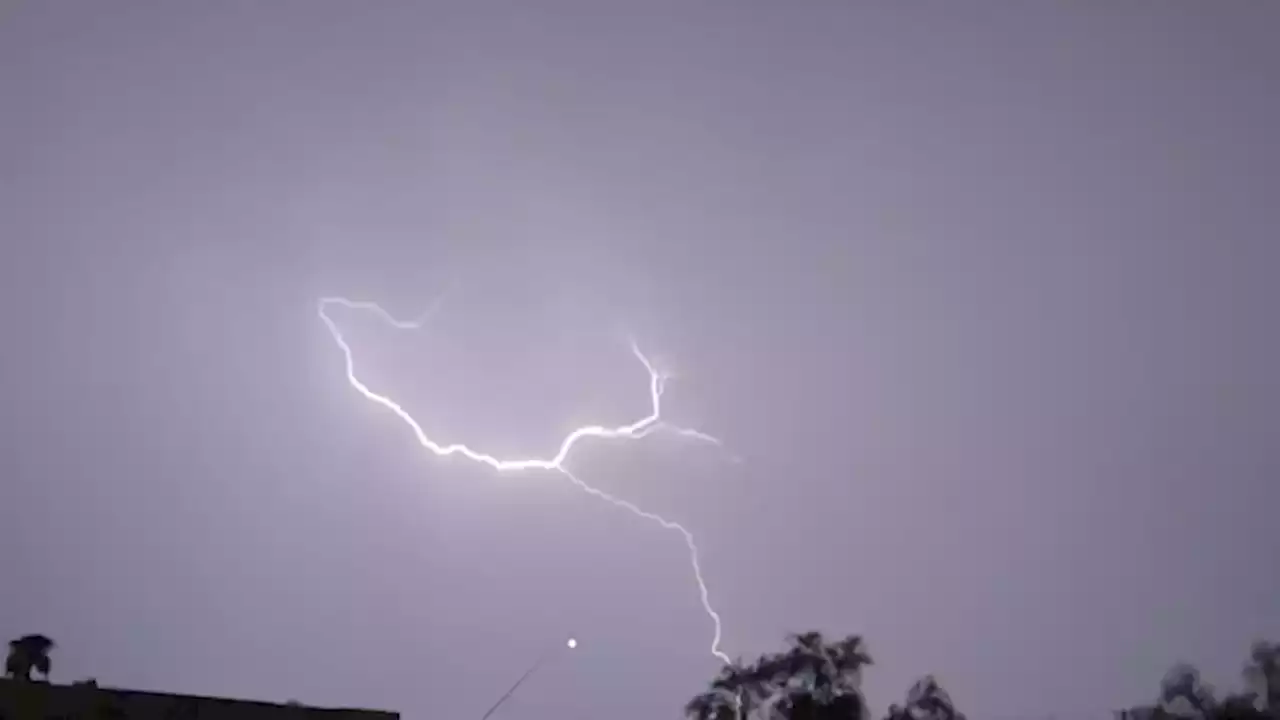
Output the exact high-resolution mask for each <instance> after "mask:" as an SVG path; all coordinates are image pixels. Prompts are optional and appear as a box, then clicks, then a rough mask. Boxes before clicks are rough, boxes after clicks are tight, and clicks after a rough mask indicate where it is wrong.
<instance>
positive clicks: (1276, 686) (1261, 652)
mask: <svg viewBox="0 0 1280 720" xmlns="http://www.w3.org/2000/svg"><path fill="white" fill-rule="evenodd" d="M1244 680H1245V684H1246V685H1247V686H1248V687H1249V689H1250V690H1252V691H1253V692H1255V693H1256V694H1257V697H1258V699H1259V700H1260V704H1261V705H1262V707H1264V708H1266V710H1267V711H1268V712H1270V713H1271V714H1273V715H1280V642H1267V641H1266V640H1259V641H1257V642H1255V643H1254V644H1253V647H1252V648H1250V650H1249V661H1248V662H1247V663H1245V667H1244Z"/></svg>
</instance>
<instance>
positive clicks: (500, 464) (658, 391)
mask: <svg viewBox="0 0 1280 720" xmlns="http://www.w3.org/2000/svg"><path fill="white" fill-rule="evenodd" d="M439 305H440V301H439V300H437V301H436V302H435V303H433V304H432V306H431V307H430V308H429V309H428V310H427V311H426V312H425V313H424V314H422V315H421V316H419V317H418V318H415V319H413V320H399V319H397V318H395V317H394V316H393V315H391V314H390V313H388V312H387V311H386V310H384V309H383V308H382V307H381V306H380V305H378V304H377V303H375V302H370V301H365V300H348V299H347V298H343V297H326V298H321V299H320V301H319V302H318V303H317V307H316V311H317V314H319V316H320V320H322V321H323V322H324V324H325V326H326V327H327V328H328V329H329V334H330V335H331V336H332V337H333V340H334V342H335V343H337V345H338V348H339V349H340V350H342V356H343V358H344V359H345V362H346V374H347V382H348V383H350V385H351V387H353V388H355V390H356V392H358V393H360V394H361V395H363V396H364V397H365V398H366V399H367V400H370V401H372V402H374V403H377V404H378V405H381V406H382V407H384V408H386V409H387V410H390V411H391V413H392V414H394V415H395V416H396V417H398V418H400V420H401V421H403V422H404V424H405V425H407V426H409V429H410V430H412V431H413V434H414V437H416V438H417V440H418V444H419V445H421V446H422V447H423V448H425V449H426V450H427V451H429V452H431V453H432V454H434V455H437V456H439V457H448V456H450V455H461V456H462V457H465V458H467V459H468V460H471V461H473V462H477V463H480V464H482V465H488V466H489V467H491V468H493V469H494V470H496V471H498V472H512V471H521V470H551V471H555V472H559V473H561V474H562V475H564V476H565V477H566V478H568V480H569V482H571V483H573V484H574V485H576V486H577V487H578V488H579V489H581V490H582V491H583V492H585V493H587V494H589V495H594V496H595V497H597V498H600V499H601V500H604V501H605V502H608V503H610V504H612V505H615V506H617V507H620V508H622V509H624V510H627V511H628V512H631V513H632V514H634V515H636V516H638V517H641V518H644V519H645V520H649V521H651V522H654V523H657V524H658V525H660V526H662V527H663V528H665V529H667V530H673V531H675V532H678V533H680V535H681V537H683V538H684V543H685V545H686V546H687V547H688V548H689V563H690V565H691V566H692V567H693V576H694V579H695V580H696V581H697V583H698V595H699V598H700V600H701V601H702V609H703V611H705V612H706V614H707V617H709V618H710V619H711V622H712V624H713V625H714V627H715V633H714V635H713V636H712V639H711V654H712V655H714V656H715V657H716V658H718V659H719V660H720V661H721V662H723V663H725V664H729V662H730V660H729V656H728V655H726V654H725V653H724V652H723V651H722V650H721V649H720V635H721V625H720V614H719V613H717V612H716V610H715V608H714V607H712V605H711V600H710V598H709V593H708V592H707V583H706V580H705V579H704V578H703V577H702V566H701V564H700V563H699V561H698V555H699V553H698V546H697V543H695V542H694V539H693V533H691V532H689V530H688V529H686V528H685V527H684V526H683V525H681V524H680V523H678V522H675V521H672V520H668V519H666V518H664V517H662V516H661V515H658V514H656V513H652V512H649V511H647V510H643V509H641V508H640V507H639V506H637V505H636V504H634V503H632V502H629V501H627V500H623V499H621V498H618V497H615V496H613V495H610V494H609V493H607V492H605V491H603V490H600V489H598V488H595V487H592V486H591V485H588V484H587V483H585V482H583V481H582V480H581V479H579V478H578V477H577V476H576V475H574V474H573V473H572V472H570V471H569V469H568V468H567V467H565V460H566V459H568V457H569V453H570V452H572V450H573V448H574V447H575V446H576V445H577V444H578V442H579V441H581V440H584V439H586V438H600V439H604V440H639V439H641V438H644V437H646V436H648V435H650V434H651V433H653V432H655V431H658V430H666V431H669V432H673V433H675V434H677V435H681V436H683V437H687V438H692V439H695V440H699V441H702V442H706V443H711V444H713V445H717V446H719V445H721V443H720V441H719V440H718V439H716V438H715V437H712V436H711V435H707V434H706V433H703V432H699V431H698V430H693V429H691V428H684V427H677V426H675V425H671V424H668V423H667V422H665V421H664V420H663V419H662V393H663V390H664V389H665V384H666V380H667V376H665V375H663V374H662V373H660V372H658V371H657V370H655V369H654V367H653V364H652V363H650V362H649V359H648V358H647V357H645V355H644V353H642V352H641V351H640V347H639V346H638V345H637V344H636V343H635V341H634V340H633V341H632V342H631V352H632V354H634V355H635V356H636V358H637V359H639V360H640V363H641V364H642V365H644V368H645V370H647V371H648V372H649V399H650V402H651V404H652V409H651V411H650V413H649V414H648V415H646V416H645V417H643V418H641V419H639V420H637V421H635V422H633V423H631V424H630V425H623V426H621V427H614V428H609V427H603V426H600V425H588V426H585V427H580V428H578V429H576V430H574V431H573V432H571V433H569V434H568V435H567V436H565V439H564V440H563V441H561V443H560V448H559V449H558V450H557V451H556V454H555V455H553V456H552V457H551V458H550V459H542V458H525V459H514V460H503V459H500V458H497V457H494V456H493V455H489V454H487V453H483V452H479V451H477V450H473V449H471V448H470V447H468V446H466V445H463V444H461V443H451V444H447V445H446V444H442V443H440V442H437V441H435V440H433V439H431V437H429V436H428V435H427V433H426V431H424V430H423V429H422V426H421V425H419V424H418V421H417V420H414V419H413V416H412V415H410V414H409V412H408V411H407V410H405V409H404V408H403V407H401V405H400V404H399V403H397V402H396V401H394V400H392V399H391V398H389V397H387V396H386V395H381V394H379V393H377V392H374V391H373V390H371V389H370V388H369V386H368V385H366V384H365V383H364V381H362V380H361V379H360V378H359V377H358V376H357V375H356V369H355V359H354V355H353V353H352V351H351V346H350V345H348V344H347V341H346V339H345V338H344V337H343V335H342V331H341V329H339V327H338V324H337V323H336V322H334V320H333V318H331V317H330V316H329V313H328V312H327V310H328V308H330V307H331V306H340V307H344V308H347V309H349V310H356V311H365V312H370V313H373V314H374V315H376V316H377V317H379V318H381V319H382V321H383V322H385V323H387V324H388V325H390V326H391V327H394V328H396V329H399V330H416V329H418V328H420V327H422V325H423V324H424V323H425V322H426V321H427V319H429V318H430V316H431V315H432V314H433V313H434V312H435V310H436V309H438V308H439ZM734 460H735V461H737V459H736V458H734Z"/></svg>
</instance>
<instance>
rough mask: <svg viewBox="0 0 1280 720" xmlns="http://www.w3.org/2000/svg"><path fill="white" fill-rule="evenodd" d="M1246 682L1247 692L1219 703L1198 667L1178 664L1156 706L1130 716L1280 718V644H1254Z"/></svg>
mask: <svg viewBox="0 0 1280 720" xmlns="http://www.w3.org/2000/svg"><path fill="white" fill-rule="evenodd" d="M1244 679H1245V685H1246V689H1245V690H1244V691H1243V692H1238V693H1230V694H1228V695H1226V696H1225V697H1224V698H1223V699H1222V700H1220V701H1219V700H1217V699H1216V698H1215V697H1214V692H1213V688H1211V687H1210V686H1209V685H1208V684H1206V683H1205V682H1204V681H1203V680H1201V678H1200V672H1199V671H1198V670H1196V668H1195V667H1193V666H1191V665H1189V664H1187V663H1178V664H1176V665H1174V666H1173V667H1172V668H1171V669H1170V670H1169V672H1167V673H1165V676H1164V678H1163V679H1162V680H1161V681H1160V695H1159V697H1158V698H1157V700H1156V703H1155V705H1154V706H1149V707H1146V708H1133V709H1132V710H1130V711H1129V713H1131V714H1132V715H1134V716H1140V715H1141V716H1147V717H1150V718H1152V720H1200V719H1203V720H1277V719H1280V697H1278V696H1280V643H1270V642H1264V641H1258V642H1256V643H1254V644H1253V647H1252V648H1251V650H1250V653H1249V661H1248V662H1247V663H1245V669H1244Z"/></svg>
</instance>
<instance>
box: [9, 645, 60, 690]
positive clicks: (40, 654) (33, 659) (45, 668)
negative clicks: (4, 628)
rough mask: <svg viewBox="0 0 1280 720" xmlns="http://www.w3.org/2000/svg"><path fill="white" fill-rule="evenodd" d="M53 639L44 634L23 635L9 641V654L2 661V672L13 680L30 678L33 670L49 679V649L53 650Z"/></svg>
mask: <svg viewBox="0 0 1280 720" xmlns="http://www.w3.org/2000/svg"><path fill="white" fill-rule="evenodd" d="M53 648H54V642H53V640H51V639H49V638H48V637H45V636H44V635H23V636H22V637H20V638H18V639H16V640H10V641H9V656H8V657H7V658H6V659H5V662H4V674H5V676H6V677H11V678H13V679H15V680H24V681H30V680H31V672H32V671H33V670H34V671H36V672H38V673H40V674H41V675H43V676H44V678H45V680H48V679H49V670H50V666H51V663H50V660H49V651H51V650H53Z"/></svg>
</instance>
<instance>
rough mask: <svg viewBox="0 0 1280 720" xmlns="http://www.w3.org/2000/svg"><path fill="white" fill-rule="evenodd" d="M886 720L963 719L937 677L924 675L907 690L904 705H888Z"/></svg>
mask: <svg viewBox="0 0 1280 720" xmlns="http://www.w3.org/2000/svg"><path fill="white" fill-rule="evenodd" d="M886 720H965V717H964V713H961V712H959V711H958V710H956V707H955V705H954V704H953V703H952V702H951V695H949V694H948V693H947V691H946V690H944V689H943V688H942V686H941V685H940V684H938V679H937V678H935V677H934V676H932V675H925V676H924V677H922V678H920V679H919V680H917V681H916V684H915V685H912V686H911V689H910V690H908V691H907V703H906V705H905V706H899V705H890V706H889V714H888V716H887V718H886Z"/></svg>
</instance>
